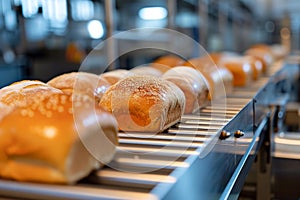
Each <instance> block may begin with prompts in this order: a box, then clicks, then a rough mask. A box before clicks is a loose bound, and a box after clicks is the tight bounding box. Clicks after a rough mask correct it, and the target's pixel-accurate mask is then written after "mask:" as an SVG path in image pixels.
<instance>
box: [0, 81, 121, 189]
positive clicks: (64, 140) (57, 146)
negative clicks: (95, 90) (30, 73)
mask: <svg viewBox="0 0 300 200" xmlns="http://www.w3.org/2000/svg"><path fill="white" fill-rule="evenodd" d="M0 110H1V112H0V113H1V114H0V177H2V178H7V179H13V180H18V181H31V182H45V183H61V184H65V183H68V184H72V183H75V182H76V181H78V180H79V179H81V178H83V177H85V176H87V175H88V174H89V173H91V171H92V170H94V169H98V168H99V167H101V166H103V165H104V164H107V163H108V162H110V161H111V160H112V158H113V156H114V153H115V149H116V145H117V144H118V138H117V127H118V126H117V122H116V120H115V118H114V117H113V116H112V115H111V114H110V113H107V112H105V111H103V110H102V109H101V108H99V107H98V105H95V104H94V99H93V97H91V96H89V95H87V94H84V93H80V92H78V93H68V94H67V93H63V92H62V91H61V90H59V89H56V88H53V87H51V86H49V85H47V84H45V83H42V82H40V81H21V82H17V83H15V84H12V85H10V86H7V87H4V88H2V89H1V90H0Z"/></svg>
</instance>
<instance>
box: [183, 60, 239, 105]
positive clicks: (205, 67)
mask: <svg viewBox="0 0 300 200" xmlns="http://www.w3.org/2000/svg"><path fill="white" fill-rule="evenodd" d="M183 66H189V67H192V68H195V69H196V70H198V71H199V72H201V73H202V75H203V76H204V77H205V79H206V80H207V82H208V84H209V99H213V98H218V97H219V96H220V95H226V94H230V93H231V92H232V87H233V76H232V74H231V72H230V71H229V70H228V69H226V68H224V67H220V66H217V65H215V63H214V62H213V61H212V60H211V58H210V57H208V56H203V57H198V58H192V59H190V60H188V61H187V62H185V63H184V64H183ZM224 90H225V91H224ZM220 91H224V93H226V94H222V92H220Z"/></svg>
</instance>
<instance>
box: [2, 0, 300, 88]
mask: <svg viewBox="0 0 300 200" xmlns="http://www.w3.org/2000/svg"><path fill="white" fill-rule="evenodd" d="M299 7H300V1H298V0H288V1H284V0H227V1H222V0H177V1H173V0H152V1H146V0H112V1H109V0H0V87H3V86H4V85H7V84H9V83H11V82H14V81H16V80H20V79H25V78H30V79H39V80H42V81H47V80H49V79H50V78H52V77H54V76H56V75H58V74H61V73H64V72H69V71H74V70H78V68H79V66H80V63H81V61H82V60H83V59H84V57H85V56H86V54H87V53H89V52H90V51H91V50H92V49H93V48H94V47H95V46H96V45H97V44H99V42H101V41H103V40H105V39H106V38H107V37H109V36H111V35H112V34H115V33H117V32H119V31H125V30H129V29H134V28H143V27H159V28H170V29H173V30H176V31H179V32H181V33H184V34H186V35H188V36H190V37H191V38H193V39H194V40H196V41H198V42H199V43H200V44H201V45H202V46H203V47H204V48H205V49H206V50H207V51H220V50H228V51H235V52H242V51H244V50H245V49H246V48H247V47H249V46H250V45H251V44H254V43H258V42H263V43H267V44H271V43H272V44H273V43H283V44H284V45H285V46H287V47H289V48H290V49H291V50H292V51H293V50H298V49H299V27H300V26H299V25H300V14H299V12H297V8H299ZM128 37H129V38H124V37H122V38H120V39H119V40H124V41H125V40H128V41H130V42H135V41H134V40H135V39H136V40H139V39H141V38H139V37H140V36H139V35H136V36H132V35H131V36H130V35H129V36H128ZM132 38H134V39H132ZM291 40H292V41H293V43H290V41H291ZM128 41H127V42H126V45H130V42H129V43H128ZM124 48H126V47H124ZM139 56H140V55H139ZM155 56H157V54H156V52H153V51H152V52H151V53H149V54H148V55H145V57H143V58H141V57H140V59H139V60H138V61H136V60H134V59H132V57H134V54H131V55H126V56H123V57H121V58H120V60H119V65H118V66H117V67H121V68H130V67H134V66H135V65H138V64H139V62H146V61H147V59H151V58H153V57H155ZM97 59H98V60H97V62H99V63H98V65H101V63H102V59H105V56H102V57H101V55H99V57H98V58H97ZM141 60H143V61H141Z"/></svg>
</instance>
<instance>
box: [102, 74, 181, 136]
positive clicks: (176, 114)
mask: <svg viewBox="0 0 300 200" xmlns="http://www.w3.org/2000/svg"><path fill="white" fill-rule="evenodd" d="M100 105H101V106H102V107H103V108H104V109H105V110H106V111H108V112H111V113H113V115H114V116H115V117H116V119H117V121H118V124H119V128H120V129H121V130H123V131H141V132H160V131H162V130H164V129H166V128H168V127H169V126H171V125H173V124H174V123H176V122H178V121H179V120H180V118H181V115H182V114H183V111H184V107H185V97H184V94H183V93H182V91H181V90H180V89H179V88H178V87H177V86H176V85H174V84H173V83H171V82H169V81H165V80H163V79H160V78H156V77H153V76H130V77H127V78H125V79H122V80H121V81H119V82H118V83H117V84H115V85H113V86H112V87H111V88H109V90H108V91H107V92H106V93H105V94H104V96H103V98H102V99H101V101H100Z"/></svg>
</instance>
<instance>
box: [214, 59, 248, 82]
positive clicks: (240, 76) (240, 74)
mask: <svg viewBox="0 0 300 200" xmlns="http://www.w3.org/2000/svg"><path fill="white" fill-rule="evenodd" d="M219 65H221V66H224V67H226V68H227V69H228V70H229V71H230V72H231V73H232V75H233V85H234V86H247V85H249V84H250V83H251V82H252V78H253V69H252V67H251V64H250V62H249V61H247V60H245V59H243V58H241V57H237V56H235V57H228V58H224V59H222V60H221V61H220V63H219Z"/></svg>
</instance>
